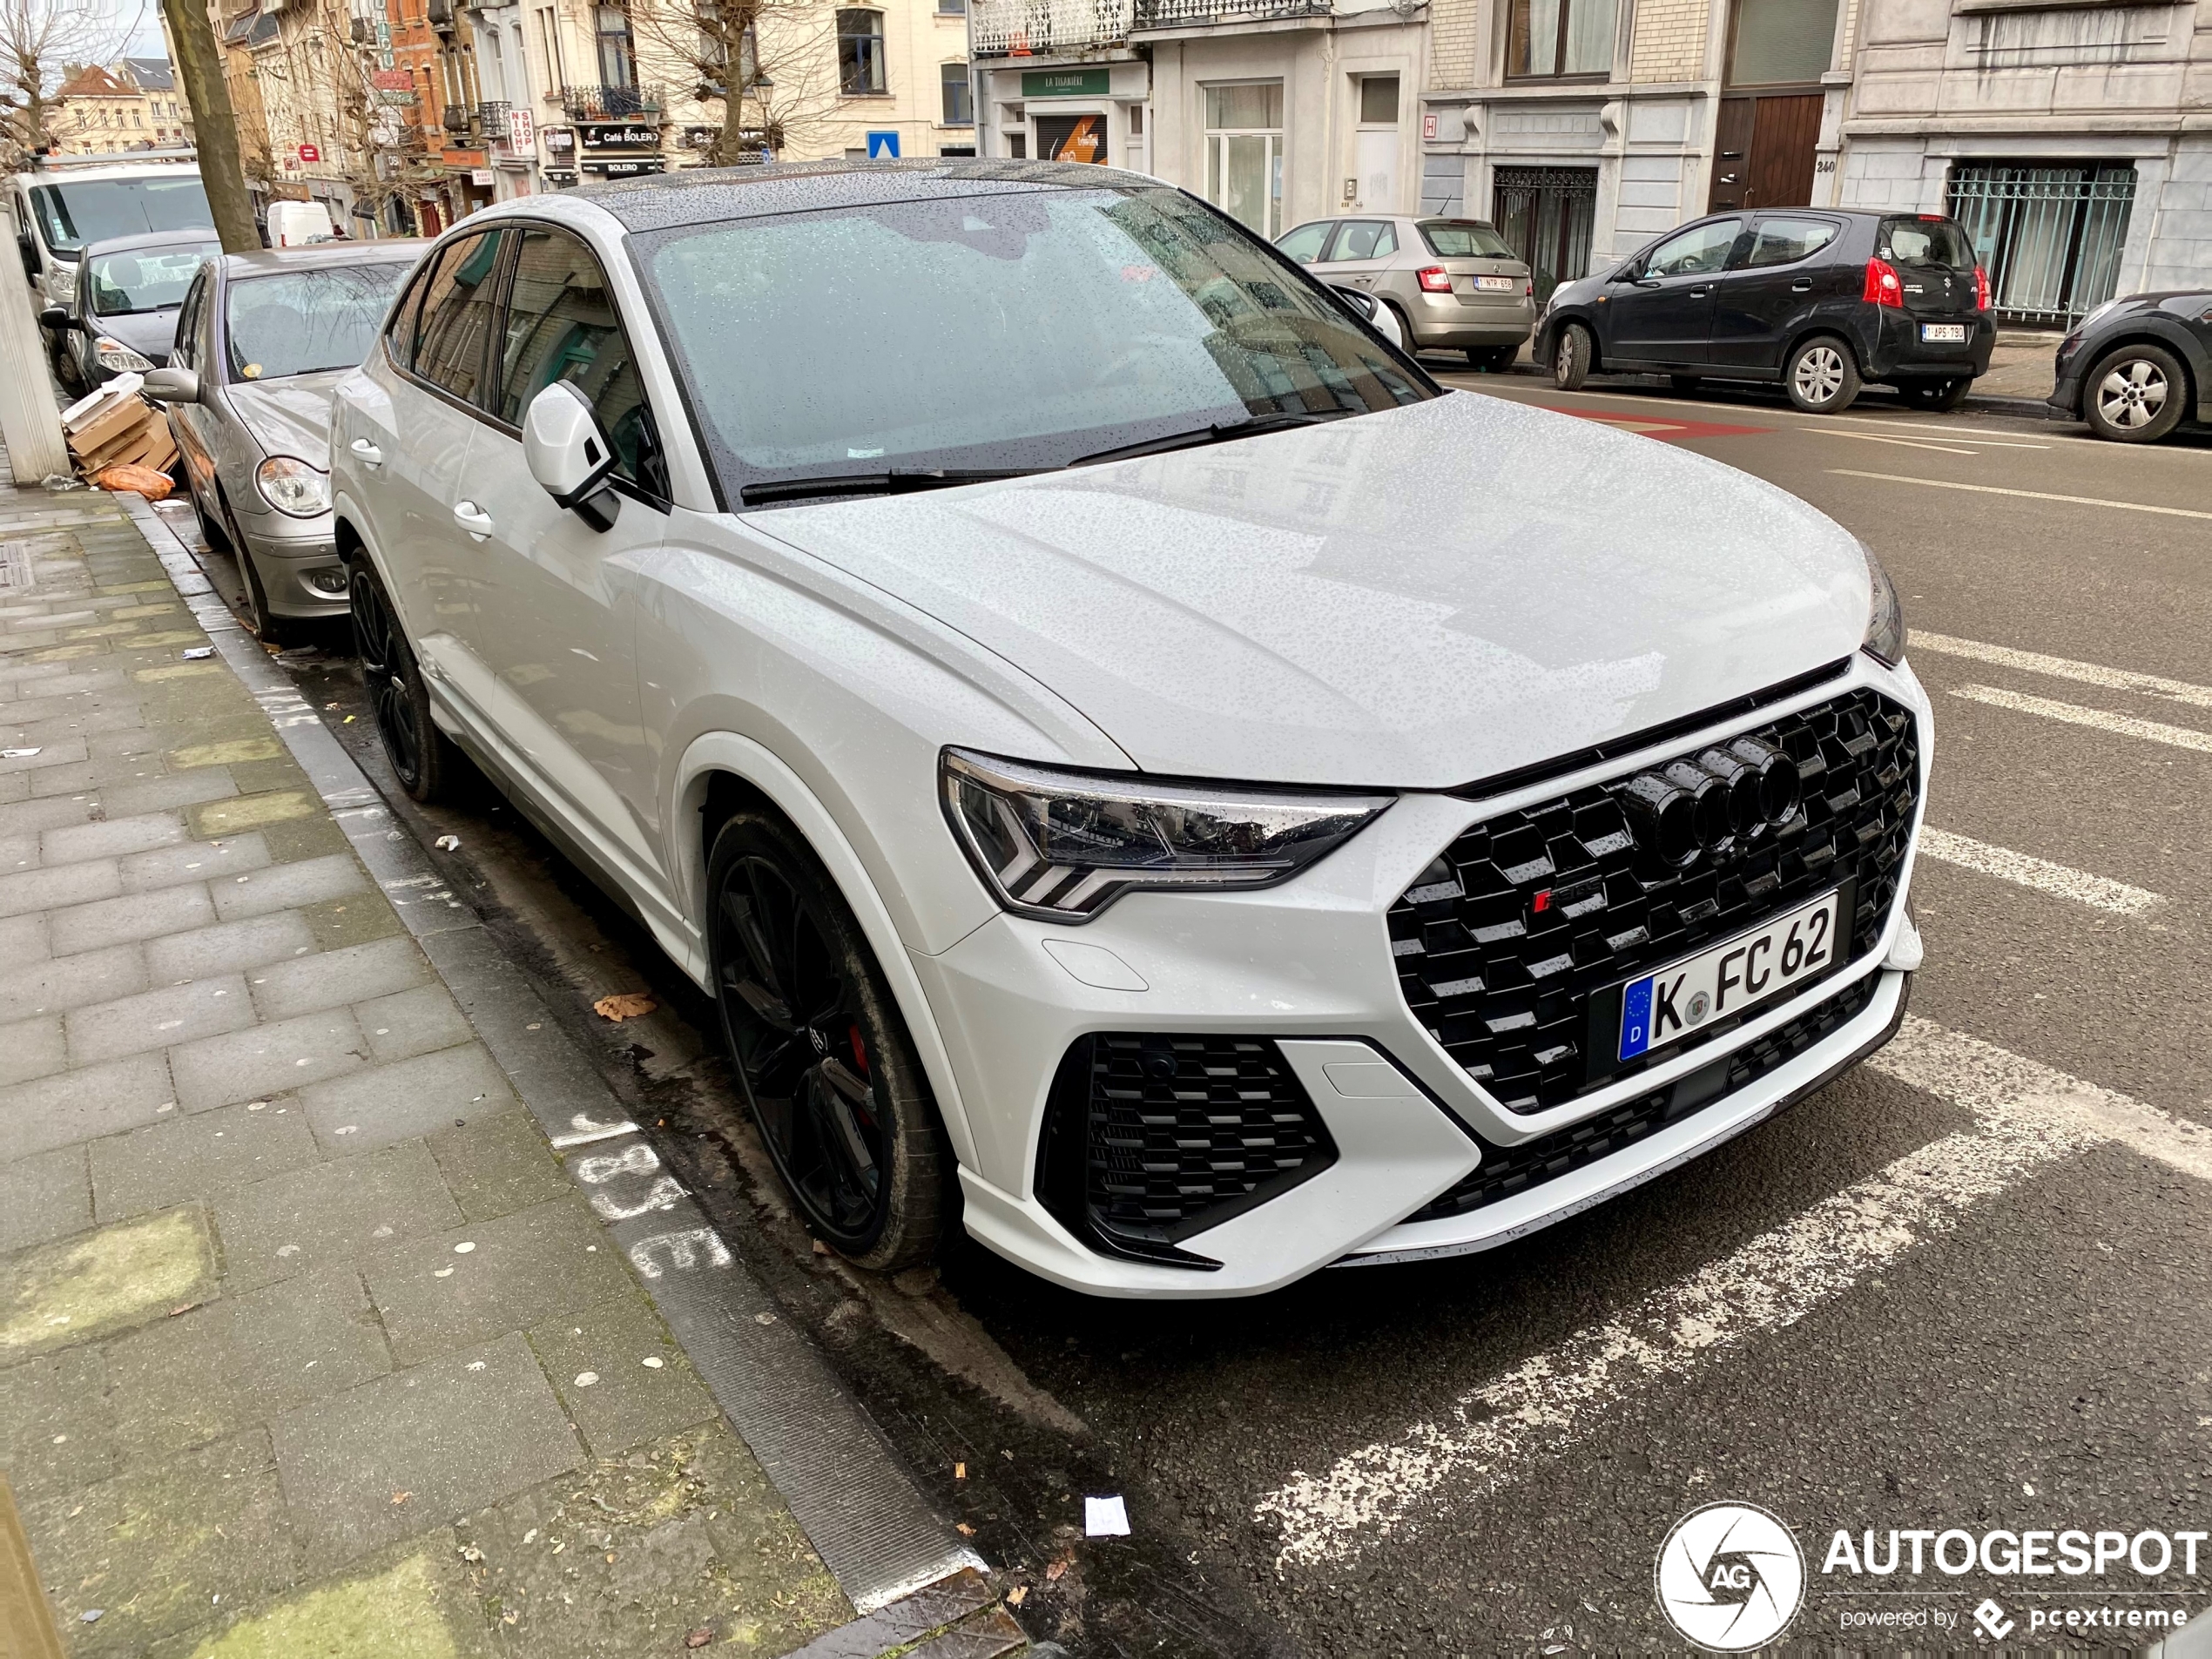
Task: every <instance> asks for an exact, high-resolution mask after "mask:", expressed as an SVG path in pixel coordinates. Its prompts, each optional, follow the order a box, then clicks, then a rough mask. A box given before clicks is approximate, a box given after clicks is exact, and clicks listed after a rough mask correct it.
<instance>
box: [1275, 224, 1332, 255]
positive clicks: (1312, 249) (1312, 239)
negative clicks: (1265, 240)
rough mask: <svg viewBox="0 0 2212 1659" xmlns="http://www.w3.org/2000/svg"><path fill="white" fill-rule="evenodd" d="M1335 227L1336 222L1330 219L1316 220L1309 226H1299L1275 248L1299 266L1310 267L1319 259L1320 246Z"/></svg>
mask: <svg viewBox="0 0 2212 1659" xmlns="http://www.w3.org/2000/svg"><path fill="white" fill-rule="evenodd" d="M1336 227H1337V222H1336V220H1334V219H1316V220H1315V221H1314V222H1313V223H1312V224H1311V225H1301V226H1298V228H1297V229H1296V230H1294V231H1292V232H1291V233H1290V234H1289V235H1288V236H1285V238H1284V239H1282V240H1281V241H1279V242H1278V243H1276V244H1275V246H1277V247H1278V248H1280V249H1281V250H1282V251H1283V252H1284V253H1285V254H1287V255H1288V256H1289V257H1290V258H1291V259H1294V260H1297V261H1298V263H1299V264H1300V265H1311V264H1312V263H1313V261H1314V260H1318V259H1319V258H1320V257H1321V245H1322V244H1323V243H1324V242H1325V241H1327V240H1328V239H1329V233H1330V232H1331V231H1332V230H1334V229H1336Z"/></svg>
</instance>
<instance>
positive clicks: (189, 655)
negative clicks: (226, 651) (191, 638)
mask: <svg viewBox="0 0 2212 1659" xmlns="http://www.w3.org/2000/svg"><path fill="white" fill-rule="evenodd" d="M214 654H215V648H214V647H213V646H212V645H194V646H193V647H192V649H191V650H190V651H186V652H185V653H184V658H185V661H186V662H188V663H197V662H199V661H201V660H202V659H204V658H209V657H212V656H213V655H214Z"/></svg>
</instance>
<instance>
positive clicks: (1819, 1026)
mask: <svg viewBox="0 0 2212 1659" xmlns="http://www.w3.org/2000/svg"><path fill="white" fill-rule="evenodd" d="M1880 978H1881V975H1880V974H1867V975H1866V976H1865V978H1864V979H1861V980H1859V981H1858V982H1857V983H1855V984H1852V985H1851V986H1848V987H1846V988H1844V989H1843V990H1841V991H1838V993H1837V994H1836V995H1833V996H1831V997H1830V998H1828V999H1827V1001H1824V1002H1820V1003H1817V1004H1816V1005H1815V1006H1813V1007H1812V1008H1808V1009H1806V1010H1805V1011H1804V1013H1803V1014H1801V1015H1798V1016H1797V1018H1796V1019H1794V1020H1791V1021H1788V1022H1785V1023H1784V1024H1782V1025H1778V1026H1777V1027H1775V1028H1774V1029H1773V1030H1771V1031H1770V1032H1768V1033H1767V1034H1766V1035H1764V1036H1763V1037H1760V1038H1758V1039H1757V1040H1756V1041H1754V1042H1747V1043H1745V1044H1744V1045H1743V1047H1742V1048H1741V1049H1737V1051H1736V1052H1735V1053H1734V1054H1732V1055H1729V1056H1728V1058H1727V1059H1726V1060H1725V1061H1716V1062H1713V1063H1712V1064H1711V1065H1710V1066H1707V1067H1705V1068H1704V1069H1703V1070H1700V1071H1694V1072H1692V1073H1690V1075H1689V1076H1687V1077H1683V1078H1682V1079H1680V1080H1678V1081H1677V1082H1674V1083H1672V1084H1670V1085H1669V1086H1668V1087H1667V1088H1665V1089H1657V1090H1655V1091H1654V1092H1652V1093H1651V1094H1649V1095H1646V1096H1642V1098H1641V1099H1638V1100H1632V1101H1628V1102H1625V1103H1622V1104H1621V1105H1619V1106H1616V1107H1615V1108H1614V1109H1612V1110H1611V1111H1609V1112H1601V1113H1599V1114H1598V1115H1597V1116H1595V1117H1588V1118H1585V1119H1583V1120H1582V1122H1581V1123H1572V1124H1569V1125H1568V1127H1567V1128H1565V1129H1563V1130H1557V1131H1556V1132H1554V1133H1553V1134H1550V1135H1543V1136H1538V1137H1537V1138H1536V1139H1534V1140H1533V1141H1524V1142H1522V1143H1521V1144H1520V1145H1519V1146H1514V1147H1498V1146H1492V1145H1491V1144H1490V1143H1488V1142H1487V1141H1486V1142H1484V1143H1483V1147H1482V1162H1481V1163H1479V1164H1477V1165H1476V1166H1475V1168H1474V1170H1471V1171H1469V1172H1468V1174H1467V1178H1466V1179H1465V1180H1463V1181H1461V1182H1460V1184H1459V1185H1457V1186H1455V1187H1453V1189H1452V1190H1450V1191H1448V1192H1446V1193H1444V1194H1443V1195H1442V1196H1441V1197H1437V1198H1435V1199H1433V1200H1432V1201H1431V1202H1430V1203H1429V1204H1427V1206H1426V1208H1424V1209H1422V1210H1420V1211H1416V1212H1415V1213H1414V1214H1413V1215H1411V1216H1408V1217H1406V1220H1408V1221H1437V1220H1441V1219H1442V1218H1444V1217H1447V1216H1463V1215H1466V1214H1467V1212H1468V1211H1470V1210H1480V1209H1481V1208H1482V1207H1483V1206H1484V1205H1486V1204H1496V1203H1498V1202H1499V1201H1500V1200H1501V1199H1504V1198H1510V1197H1514V1195H1515V1194H1516V1193H1521V1192H1526V1191H1527V1190H1528V1189H1529V1188H1531V1187H1534V1186H1541V1185H1542V1184H1544V1183H1545V1182H1547V1181H1556V1180H1557V1179H1558V1178H1559V1177H1561V1176H1562V1175H1566V1174H1568V1173H1570V1172H1571V1171H1573V1170H1579V1169H1581V1167H1582V1166H1583V1165H1584V1164H1588V1163H1596V1162H1597V1161H1598V1159H1600V1158H1602V1157H1611V1156H1612V1155H1613V1154H1614V1153H1615V1152H1618V1151H1620V1150H1622V1148H1624V1147H1628V1146H1632V1145H1634V1144H1635V1143H1636V1142H1638V1141H1640V1140H1642V1139H1643V1137H1644V1136H1647V1135H1649V1134H1651V1133H1652V1132H1653V1131H1654V1130H1662V1129H1664V1128H1666V1127H1667V1126H1668V1125H1669V1124H1670V1123H1680V1122H1681V1121H1682V1120H1683V1118H1685V1117H1688V1116H1691V1115H1692V1114H1694V1113H1696V1112H1699V1111H1702V1110H1703V1109H1706V1108H1707V1107H1710V1106H1713V1105H1716V1104H1717V1103H1720V1102H1721V1101H1723V1100H1725V1099H1727V1098H1728V1096H1730V1095H1732V1094H1734V1093H1735V1092H1736V1091H1737V1089H1741V1088H1743V1086H1744V1085H1745V1084H1746V1083H1749V1082H1753V1081H1755V1080H1756V1079H1757V1078H1760V1077H1763V1076H1765V1075H1766V1074H1767V1073H1768V1072H1770V1071H1772V1070H1773V1069H1775V1068H1776V1067H1777V1066H1779V1065H1780V1064H1782V1063H1783V1062H1784V1061H1785V1060H1791V1059H1794V1058H1795V1057H1796V1056H1797V1055H1801V1054H1803V1053H1804V1051H1805V1050H1806V1049H1810V1048H1811V1047H1812V1046H1813V1044H1815V1043H1816V1042H1820V1041H1821V1040H1822V1039H1823V1038H1824V1037H1826V1036H1828V1035H1830V1034H1831V1033H1832V1032H1834V1031H1836V1030H1837V1029H1838V1028H1841V1027H1842V1026H1844V1025H1845V1024H1847V1023H1848V1022H1851V1020H1854V1019H1856V1018H1858V1015H1861V1014H1863V1013H1864V1012H1865V1009H1866V1005H1867V1004H1868V1003H1869V1002H1871V1001H1873V998H1874V989H1875V985H1876V982H1877V981H1878V980H1879V979H1880ZM1723 1067H1725V1068H1726V1069H1725V1071H1723Z"/></svg>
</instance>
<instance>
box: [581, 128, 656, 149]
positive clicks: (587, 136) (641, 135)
mask: <svg viewBox="0 0 2212 1659" xmlns="http://www.w3.org/2000/svg"><path fill="white" fill-rule="evenodd" d="M583 147H584V148H585V149H587V150H658V149H659V148H660V129H659V128H658V127H654V126H647V125H645V124H644V122H642V121H617V122H615V123H612V124H611V125H602V126H587V127H585V128H584V129H583Z"/></svg>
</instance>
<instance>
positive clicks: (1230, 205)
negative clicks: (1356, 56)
mask: <svg viewBox="0 0 2212 1659" xmlns="http://www.w3.org/2000/svg"><path fill="white" fill-rule="evenodd" d="M1205 94H1206V199H1207V200H1208V201H1210V202H1211V203H1213V205H1214V206H1217V207H1218V208H1220V209H1221V210H1222V211H1223V212H1225V213H1227V214H1228V215H1229V216H1230V217H1231V219H1236V220H1238V222H1239V223H1241V224H1244V225H1245V226H1250V227H1251V229H1252V230H1254V231H1256V232H1258V233H1259V234H1260V235H1262V236H1264V237H1265V238H1266V239H1268V240H1269V241H1273V240H1274V239H1276V237H1278V236H1279V235H1281V234H1282V231H1283V83H1282V82H1280V81H1251V82H1246V83H1244V84H1241V85H1237V86H1209V87H1207V88H1206V89H1205Z"/></svg>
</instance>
